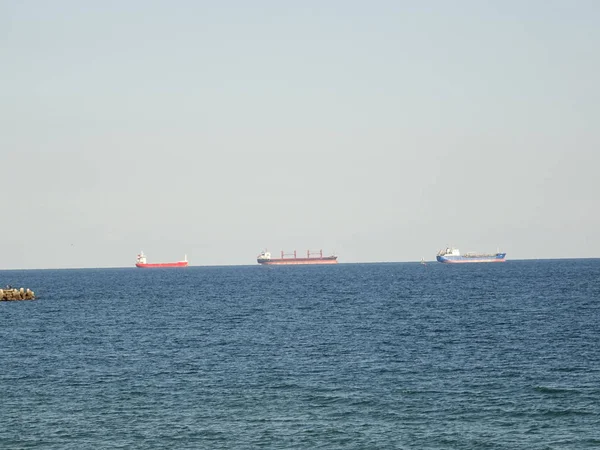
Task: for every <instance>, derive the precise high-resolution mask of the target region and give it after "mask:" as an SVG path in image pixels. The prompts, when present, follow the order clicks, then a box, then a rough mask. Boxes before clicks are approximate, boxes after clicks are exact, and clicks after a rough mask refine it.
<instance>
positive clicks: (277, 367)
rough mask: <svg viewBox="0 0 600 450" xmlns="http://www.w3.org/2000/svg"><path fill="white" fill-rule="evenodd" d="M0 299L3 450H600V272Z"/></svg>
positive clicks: (108, 283) (130, 287) (110, 289)
mask: <svg viewBox="0 0 600 450" xmlns="http://www.w3.org/2000/svg"><path fill="white" fill-rule="evenodd" d="M0 284H1V285H5V284H11V285H13V286H24V287H29V288H31V289H33V290H34V291H35V292H36V294H37V295H38V296H39V299H38V300H36V301H29V302H28V301H24V302H0V448H2V449H30V448H31V449H98V448H123V449H136V448H139V449H153V448H178V449H197V448H207V449H254V448H281V449H293V448H297V449H315V448H324V449H338V448H339V449H342V448H343V449H388V448H396V449H585V448H600V260H596V259H592V260H541V261H507V262H506V263H504V264H475V265H458V266H455V265H443V264H438V263H429V264H427V265H421V264H418V263H397V264H396V263H394V264H339V265H336V266H298V267H263V266H239V267H189V268H187V269H152V270H150V269H147V270H140V269H134V268H131V269H129V268H127V269H82V270H31V271H2V272H0Z"/></svg>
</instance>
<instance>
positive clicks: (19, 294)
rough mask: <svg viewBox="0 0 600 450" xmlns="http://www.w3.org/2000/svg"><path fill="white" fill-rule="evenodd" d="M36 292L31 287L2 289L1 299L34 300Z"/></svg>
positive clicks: (0, 290) (9, 300)
mask: <svg viewBox="0 0 600 450" xmlns="http://www.w3.org/2000/svg"><path fill="white" fill-rule="evenodd" d="M34 299H35V293H34V292H33V291H32V290H30V289H23V288H21V289H14V288H10V287H9V288H7V289H0V301H5V302H12V301H16V300H34Z"/></svg>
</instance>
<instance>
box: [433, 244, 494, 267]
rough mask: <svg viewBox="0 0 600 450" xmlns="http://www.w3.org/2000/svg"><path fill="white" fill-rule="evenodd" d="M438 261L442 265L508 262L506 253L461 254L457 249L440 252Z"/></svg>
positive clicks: (448, 248)
mask: <svg viewBox="0 0 600 450" xmlns="http://www.w3.org/2000/svg"><path fill="white" fill-rule="evenodd" d="M437 260H438V262H441V263H451V264H460V263H487V262H504V261H506V253H500V252H499V251H498V252H497V253H465V254H464V255H461V254H460V251H459V250H458V249H457V248H453V247H446V248H445V249H443V250H440V251H439V252H438V254H437Z"/></svg>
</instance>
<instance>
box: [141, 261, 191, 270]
mask: <svg viewBox="0 0 600 450" xmlns="http://www.w3.org/2000/svg"><path fill="white" fill-rule="evenodd" d="M187 266H188V262H187V261H178V262H172V263H155V264H142V263H137V264H136V265H135V267H139V268H140V269H157V268H164V267H187Z"/></svg>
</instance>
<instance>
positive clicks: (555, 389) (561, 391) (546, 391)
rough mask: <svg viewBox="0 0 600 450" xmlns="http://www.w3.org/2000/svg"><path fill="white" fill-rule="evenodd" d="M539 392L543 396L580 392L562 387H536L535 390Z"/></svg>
mask: <svg viewBox="0 0 600 450" xmlns="http://www.w3.org/2000/svg"><path fill="white" fill-rule="evenodd" d="M533 389H534V390H535V391H537V392H541V393H542V394H556V395H558V394H575V393H577V392H578V391H577V390H575V389H569V388H560V387H552V386H535V387H534V388H533Z"/></svg>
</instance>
